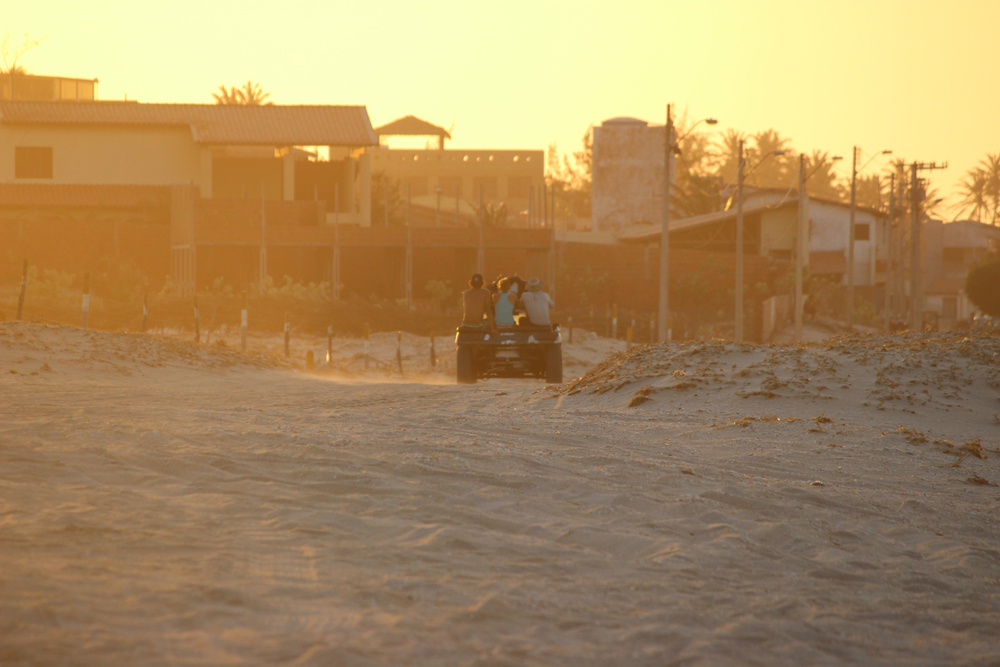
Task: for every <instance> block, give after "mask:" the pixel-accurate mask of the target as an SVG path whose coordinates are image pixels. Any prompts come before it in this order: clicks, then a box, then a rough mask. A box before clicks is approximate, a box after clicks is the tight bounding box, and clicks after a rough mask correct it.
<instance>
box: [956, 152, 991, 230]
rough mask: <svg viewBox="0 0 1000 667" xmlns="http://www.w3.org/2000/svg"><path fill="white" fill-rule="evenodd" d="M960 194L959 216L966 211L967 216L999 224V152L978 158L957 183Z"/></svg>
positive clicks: (979, 220)
mask: <svg viewBox="0 0 1000 667" xmlns="http://www.w3.org/2000/svg"><path fill="white" fill-rule="evenodd" d="M959 192H961V194H962V201H960V202H959V203H958V204H957V206H956V208H957V209H958V214H957V215H956V217H960V216H961V215H962V214H964V213H966V212H968V213H969V218H971V219H972V220H976V221H978V222H987V223H989V224H991V225H997V224H1000V152H998V153H996V154H994V155H990V154H988V153H987V155H986V158H985V159H983V160H980V162H979V164H978V165H977V166H975V167H973V168H972V169H970V170H969V171H967V172H966V173H965V177H964V178H963V179H962V181H961V182H960V183H959Z"/></svg>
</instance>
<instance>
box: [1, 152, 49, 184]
mask: <svg viewBox="0 0 1000 667" xmlns="http://www.w3.org/2000/svg"><path fill="white" fill-rule="evenodd" d="M8 155H9V153H8ZM14 178H52V148H51V147H50V146H15V147H14Z"/></svg>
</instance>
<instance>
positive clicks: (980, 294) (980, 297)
mask: <svg viewBox="0 0 1000 667" xmlns="http://www.w3.org/2000/svg"><path fill="white" fill-rule="evenodd" d="M965 294H966V295H967V296H968V297H969V301H971V302H972V303H974V304H975V305H976V307H977V308H979V309H980V310H981V311H983V312H984V313H986V314H987V315H989V316H990V317H1000V254H996V253H994V254H992V255H989V256H988V257H987V258H986V260H985V261H984V262H982V263H981V264H977V265H976V266H973V267H972V268H971V269H969V273H968V274H967V275H966V276H965Z"/></svg>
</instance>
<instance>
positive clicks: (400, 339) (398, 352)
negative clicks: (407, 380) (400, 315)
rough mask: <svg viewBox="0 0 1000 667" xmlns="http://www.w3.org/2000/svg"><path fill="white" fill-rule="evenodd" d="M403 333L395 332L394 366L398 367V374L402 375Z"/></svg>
mask: <svg viewBox="0 0 1000 667" xmlns="http://www.w3.org/2000/svg"><path fill="white" fill-rule="evenodd" d="M402 345H403V332H402V331H397V332H396V365H397V366H399V374H400V375H402V374H403V350H402Z"/></svg>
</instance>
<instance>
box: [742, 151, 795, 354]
mask: <svg viewBox="0 0 1000 667" xmlns="http://www.w3.org/2000/svg"><path fill="white" fill-rule="evenodd" d="M743 143H744V142H743V140H742V139H740V149H739V162H738V163H737V164H738V166H737V171H736V342H737V343H738V344H742V343H743V179H744V178H746V177H747V176H749V175H750V174H752V173H753V170H754V169H756V168H757V167H759V166H760V165H761V164H762V163H763V162H764V160H766V159H767V158H769V157H771V156H772V155H784V154H785V151H772V152H770V153H768V154H767V155H765V156H764V157H762V158H761V159H759V160H757V164H755V165H754V166H752V167H751V168H750V170H749V171H747V172H746V173H745V174H744V173H743V163H744V158H743Z"/></svg>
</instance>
